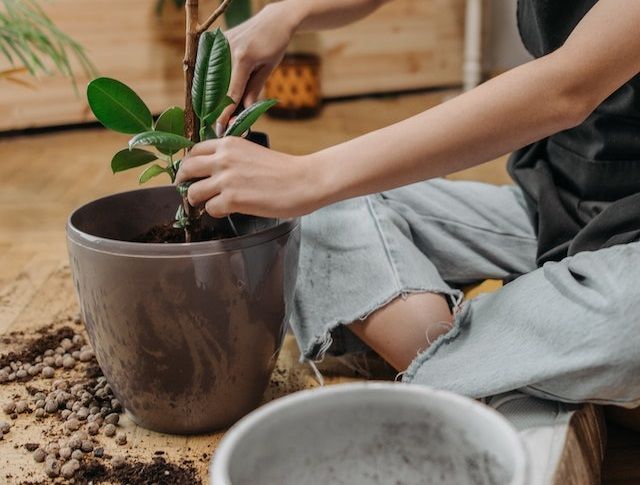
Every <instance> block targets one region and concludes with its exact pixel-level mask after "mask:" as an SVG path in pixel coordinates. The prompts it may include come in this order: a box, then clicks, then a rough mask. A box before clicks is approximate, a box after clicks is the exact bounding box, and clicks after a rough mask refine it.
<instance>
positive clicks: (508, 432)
mask: <svg viewBox="0 0 640 485" xmlns="http://www.w3.org/2000/svg"><path fill="white" fill-rule="evenodd" d="M371 391H374V392H385V393H387V394H392V395H393V396H394V397H395V396H398V397H399V398H400V399H401V396H402V395H414V396H418V397H421V398H424V399H425V400H433V399H437V400H440V401H442V402H448V403H449V404H451V405H455V406H460V407H461V408H464V409H466V410H467V411H468V412H473V413H476V414H477V415H478V417H479V418H481V419H485V420H487V421H490V422H491V423H492V424H493V425H494V426H495V431H496V432H501V433H502V434H503V435H504V436H505V438H506V439H507V440H509V441H511V445H512V449H513V454H514V461H513V476H512V477H511V480H510V482H509V485H523V484H525V483H526V482H527V476H528V461H527V455H526V451H525V448H524V444H523V442H522V439H521V438H520V436H519V434H518V432H517V431H516V429H515V428H514V427H513V425H512V424H511V423H510V422H509V421H508V420H507V419H506V418H505V417H504V416H502V415H501V414H500V413H499V412H498V411H496V410H494V409H492V408H490V407H488V406H486V405H484V404H481V403H479V402H477V401H474V400H473V399H470V398H468V397H464V396H461V395H459V394H455V393H453V392H450V391H444V390H441V389H434V388H432V387H429V386H422V385H420V386H417V385H413V384H407V383H403V382H375V381H369V382H357V383H347V384H337V385H333V386H329V387H320V388H314V389H307V390H303V391H298V392H295V393H293V394H289V395H288V396H285V397H281V398H279V399H276V400H274V401H271V402H270V403H267V404H265V405H263V406H261V407H259V408H258V409H256V410H254V411H252V412H251V413H249V414H248V415H247V416H245V417H244V418H242V419H241V420H240V421H238V422H237V423H236V424H235V425H233V426H232V427H231V429H229V430H228V431H227V432H226V433H225V436H224V437H223V439H222V441H221V442H220V444H219V446H218V447H217V449H216V452H215V455H214V457H213V459H212V460H211V463H210V465H209V478H210V480H211V483H219V484H220V485H233V484H232V482H231V477H230V476H229V465H230V463H231V459H232V456H233V453H234V452H235V449H236V447H237V445H238V443H239V442H240V441H241V440H242V439H243V438H244V437H245V435H246V434H248V433H250V432H251V430H252V429H253V428H254V427H255V426H256V425H258V424H260V423H261V422H264V421H268V420H269V419H271V418H272V416H273V415H275V414H281V413H285V414H286V412H287V410H290V409H292V408H295V407H299V406H304V405H305V404H306V402H308V401H310V400H316V399H328V400H333V399H334V398H337V397H340V396H341V395H345V394H349V395H352V394H353V393H366V392H371ZM363 397H365V396H363Z"/></svg>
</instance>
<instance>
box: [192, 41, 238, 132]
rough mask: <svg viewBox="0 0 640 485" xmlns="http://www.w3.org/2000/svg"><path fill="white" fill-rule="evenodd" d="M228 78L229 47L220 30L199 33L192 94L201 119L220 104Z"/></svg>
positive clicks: (229, 78)
mask: <svg viewBox="0 0 640 485" xmlns="http://www.w3.org/2000/svg"><path fill="white" fill-rule="evenodd" d="M230 81H231V49H230V48H229V43H228V42H227V39H226V37H225V36H224V34H223V33H222V31H221V30H220V29H217V30H216V31H215V32H205V33H204V34H202V36H200V43H199V45H198V56H197V58H196V68H195V73H194V77H193V86H192V89H191V95H192V98H193V109H194V111H195V113H196V114H197V115H198V118H200V119H201V120H202V119H204V118H205V117H206V116H207V115H209V114H210V113H211V112H213V110H214V109H215V108H216V107H217V106H218V105H219V104H220V102H221V101H222V100H223V98H224V97H225V96H226V94H227V91H228V90H229V83H230Z"/></svg>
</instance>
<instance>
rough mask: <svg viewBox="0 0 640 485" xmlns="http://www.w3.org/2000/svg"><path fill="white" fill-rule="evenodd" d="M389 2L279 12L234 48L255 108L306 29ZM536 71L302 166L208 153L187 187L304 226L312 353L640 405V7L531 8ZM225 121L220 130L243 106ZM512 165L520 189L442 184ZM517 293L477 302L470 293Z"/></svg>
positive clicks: (452, 382)
mask: <svg viewBox="0 0 640 485" xmlns="http://www.w3.org/2000/svg"><path fill="white" fill-rule="evenodd" d="M382 3H384V2H383V1H380V0H283V1H280V2H277V3H273V4H270V5H269V6H267V7H265V8H264V9H263V10H262V11H261V12H260V13H258V14H257V15H256V16H254V17H253V18H252V19H250V20H249V21H247V22H246V23H244V24H242V25H240V26H238V27H236V28H234V29H232V30H230V31H229V32H228V37H229V40H230V45H231V49H232V55H233V63H234V66H235V68H234V71H233V79H232V81H231V87H230V92H229V95H230V96H231V98H233V99H234V100H237V101H238V102H243V103H244V104H245V105H246V104H250V103H252V102H254V101H255V100H256V99H257V98H258V96H259V93H260V90H261V89H262V86H263V84H264V82H265V80H266V79H267V77H268V75H269V73H270V72H271V70H272V69H273V68H274V66H276V65H277V64H278V62H279V61H280V60H281V59H282V57H283V54H284V52H285V48H286V46H287V43H288V42H289V40H290V39H291V36H292V35H293V33H294V32H296V31H300V30H315V29H325V28H333V27H339V26H342V25H345V24H348V23H350V22H353V21H355V20H357V19H360V18H362V17H364V16H365V15H367V14H368V13H370V12H372V11H373V10H375V9H376V8H377V7H378V6H379V5H380V4H382ZM518 24H519V29H520V33H521V37H522V39H523V41H524V43H525V46H526V47H527V48H528V50H529V51H530V53H531V54H533V56H534V59H533V60H531V61H530V62H527V63H525V64H524V65H521V66H519V67H516V68H514V69H512V70H510V71H508V72H506V73H504V74H502V75H500V76H497V77H495V78H493V79H491V80H489V81H487V82H485V83H483V84H481V85H480V86H478V87H477V88H475V89H473V90H471V91H469V92H466V93H463V94H461V95H459V96H457V97H455V98H454V99H451V100H449V101H447V102H445V103H442V104H440V105H438V106H436V107H434V108H431V109H428V110H426V111H424V112H422V113H420V114H417V115H415V116H413V117H411V118H409V119H406V120H404V121H401V122H399V123H396V124H393V125H391V126H388V127H386V128H383V129H380V130H377V131H374V132H372V133H368V134H366V135H364V136H361V137H358V138H355V139H353V140H350V141H348V142H345V143H342V144H340V145H337V146H333V147H330V148H326V149H324V150H321V151H318V152H317V153H311V154H308V155H304V156H292V155H289V154H285V153H279V152H277V151H273V150H267V149H265V148H263V147H260V146H258V145H255V144H252V143H250V142H249V141H246V140H244V139H241V138H225V139H219V140H210V141H206V142H203V143H200V144H198V145H196V146H195V147H194V148H193V149H192V150H191V153H190V154H189V156H188V157H187V158H186V159H185V160H184V162H183V163H182V167H181V169H180V172H179V173H178V182H180V181H184V180H191V179H201V180H199V181H197V182H195V183H194V184H193V185H191V187H190V188H189V192H188V196H189V201H190V202H191V204H193V205H199V204H204V207H205V208H206V210H207V212H208V213H209V214H211V215H212V216H215V217H221V216H224V215H226V214H229V213H233V212H239V213H245V214H253V215H257V216H266V217H278V218H285V217H293V216H299V215H306V216H305V217H304V218H303V220H302V242H301V254H300V262H299V264H300V270H299V275H300V276H299V278H298V283H297V287H296V297H295V308H294V310H293V316H292V322H291V324H292V327H293V330H294V333H295V335H296V337H297V339H298V342H299V344H300V347H301V349H302V352H303V356H304V358H306V359H319V358H321V357H322V356H323V355H324V353H325V352H327V351H330V352H333V353H344V352H353V351H358V350H362V349H366V348H371V349H373V350H374V351H376V352H377V353H378V354H379V355H381V356H382V357H383V358H384V359H385V360H387V361H388V362H389V363H390V364H391V365H392V366H393V367H395V369H397V370H398V371H401V372H402V375H403V380H405V381H406V382H414V383H419V384H426V385H430V386H434V387H438V388H443V389H448V390H452V391H455V392H459V393H462V394H465V395H468V396H471V397H484V396H490V395H495V394H497V393H500V392H504V391H508V390H513V389H521V390H525V391H526V392H527V393H530V394H533V395H534V396H537V397H543V398H551V399H556V400H560V401H564V402H584V401H590V402H601V403H602V402H606V403H615V404H619V405H625V406H634V405H638V404H640V324H639V322H640V298H639V294H638V292H639V285H640V271H639V269H640V242H639V237H640V76H638V73H639V72H640V36H639V35H638V33H637V29H638V25H640V2H629V1H628V0H599V1H597V0H573V1H570V2H551V1H548V0H520V1H519V6H518ZM233 110H234V107H233V106H232V107H230V108H229V109H228V110H227V111H226V112H225V113H223V115H222V116H221V118H220V119H219V122H218V123H219V124H218V128H217V129H218V130H219V129H221V128H222V127H224V126H225V125H226V123H227V122H228V120H229V117H230V116H231V113H232V112H233ZM510 152H513V154H512V156H511V159H510V162H509V171H510V173H511V175H512V177H513V178H514V180H515V182H516V185H514V186H501V187H498V186H492V185H488V184H481V183H475V182H454V181H448V180H444V179H441V178H438V177H442V176H445V175H447V174H450V173H452V172H455V171H458V170H461V169H465V168H468V167H471V166H474V165H478V164H480V163H483V162H486V161H489V160H492V159H495V158H497V157H499V156H501V155H503V154H506V153H510ZM486 278H494V279H503V280H509V281H510V282H509V283H508V284H506V285H505V286H504V287H503V288H502V289H501V290H499V291H497V292H494V293H491V294H488V295H484V296H481V297H478V298H475V299H472V300H470V301H467V302H463V301H462V292H461V291H460V288H461V287H462V286H463V285H465V284H468V283H471V282H474V281H479V280H483V279H486Z"/></svg>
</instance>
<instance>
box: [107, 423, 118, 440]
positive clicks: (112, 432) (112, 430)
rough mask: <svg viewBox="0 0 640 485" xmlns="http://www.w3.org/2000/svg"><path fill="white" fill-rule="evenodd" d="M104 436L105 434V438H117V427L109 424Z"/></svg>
mask: <svg viewBox="0 0 640 485" xmlns="http://www.w3.org/2000/svg"><path fill="white" fill-rule="evenodd" d="M104 434H105V436H109V437H112V436H115V435H116V427H115V426H114V425H113V424H107V425H106V426H105V427H104Z"/></svg>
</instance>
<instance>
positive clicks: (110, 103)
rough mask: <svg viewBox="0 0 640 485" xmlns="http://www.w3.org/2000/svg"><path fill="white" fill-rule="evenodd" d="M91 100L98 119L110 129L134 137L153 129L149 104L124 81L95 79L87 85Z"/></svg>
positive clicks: (91, 106) (90, 103) (91, 105)
mask: <svg viewBox="0 0 640 485" xmlns="http://www.w3.org/2000/svg"><path fill="white" fill-rule="evenodd" d="M87 100H88V101H89V107H90V108H91V111H93V114H94V115H95V116H96V118H98V120H99V121H100V123H102V124H103V125H104V126H106V127H107V128H109V129H110V130H113V131H117V132H120V133H127V134H134V133H139V132H141V131H147V130H151V129H152V128H153V117H152V116H151V111H149V108H148V107H147V105H146V104H144V101H142V100H141V99H140V97H139V96H138V95H137V94H136V93H135V91H133V90H132V89H131V88H130V87H128V86H127V85H126V84H123V83H121V82H120V81H116V80H115V79H111V78H108V77H99V78H97V79H94V80H93V81H91V82H90V83H89V85H88V86H87Z"/></svg>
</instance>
